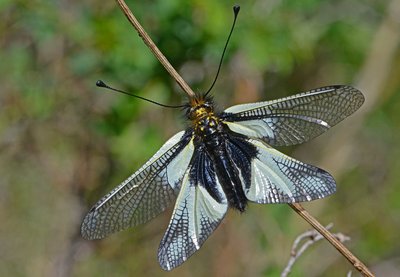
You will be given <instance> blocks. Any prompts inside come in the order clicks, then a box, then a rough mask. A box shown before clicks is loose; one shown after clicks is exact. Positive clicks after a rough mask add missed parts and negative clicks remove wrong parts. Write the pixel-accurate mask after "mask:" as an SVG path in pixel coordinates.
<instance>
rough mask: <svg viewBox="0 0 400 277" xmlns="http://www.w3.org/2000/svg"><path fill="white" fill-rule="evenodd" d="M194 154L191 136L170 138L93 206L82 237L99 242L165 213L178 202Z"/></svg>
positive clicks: (184, 135) (179, 134)
mask: <svg viewBox="0 0 400 277" xmlns="http://www.w3.org/2000/svg"><path fill="white" fill-rule="evenodd" d="M193 150H194V146H193V142H192V140H191V134H190V133H185V132H183V131H182V132H180V133H178V134H176V135H175V136H173V137H172V138H170V139H169V140H168V141H167V142H166V143H165V144H164V145H163V146H162V147H161V149H160V150H159V151H158V152H157V153H156V154H155V155H154V156H153V157H152V158H151V159H150V160H149V161H148V162H147V163H146V164H145V165H143V166H142V167H141V168H140V169H139V170H138V171H136V172H135V173H134V174H133V175H131V176H130V177H129V178H128V179H127V180H125V181H124V182H122V183H121V184H120V185H119V186H118V187H116V188H115V189H114V190H112V191H111V192H110V193H109V194H107V195H106V196H104V197H103V198H102V199H100V201H98V202H97V203H96V204H95V205H94V207H93V208H92V209H91V210H90V212H89V213H88V214H87V215H86V217H85V219H84V221H83V223H82V227H81V233H82V236H83V237H84V238H85V239H100V238H103V237H105V236H107V235H109V234H111V233H114V232H117V231H120V230H123V229H126V228H128V227H133V226H136V225H138V224H141V223H144V222H146V221H148V220H150V219H152V218H153V217H155V216H156V215H158V214H159V213H161V212H162V211H164V210H165V209H166V208H167V207H168V206H169V205H170V203H171V202H172V201H173V200H174V199H175V198H176V194H177V191H178V190H179V187H180V184H181V182H182V179H183V176H184V174H185V171H186V169H187V168H188V165H189V162H190V160H191V158H192V155H193Z"/></svg>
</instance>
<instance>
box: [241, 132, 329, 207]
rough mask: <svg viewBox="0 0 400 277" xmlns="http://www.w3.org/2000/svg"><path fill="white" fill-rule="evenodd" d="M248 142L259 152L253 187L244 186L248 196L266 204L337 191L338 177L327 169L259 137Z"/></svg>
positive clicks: (321, 196)
mask: <svg viewBox="0 0 400 277" xmlns="http://www.w3.org/2000/svg"><path fill="white" fill-rule="evenodd" d="M249 142H250V143H251V144H253V145H254V146H255V147H256V148H257V152H258V153H257V155H256V157H255V158H253V160H252V163H251V176H252V177H251V184H250V187H244V190H245V194H246V197H247V199H248V200H250V201H253V202H257V203H263V204H266V203H293V202H303V201H311V200H314V199H319V198H323V197H326V196H328V195H330V194H332V193H334V192H335V190H336V183H335V180H334V179H333V177H332V176H331V175H330V174H329V173H328V172H326V171H324V170H322V169H320V168H318V167H315V166H312V165H308V164H304V163H302V162H300V161H297V160H295V159H292V158H290V157H288V156H286V155H284V154H282V153H280V152H279V151H277V150H275V149H274V148H271V147H269V146H268V145H267V144H266V143H264V142H262V141H260V140H256V139H250V140H249Z"/></svg>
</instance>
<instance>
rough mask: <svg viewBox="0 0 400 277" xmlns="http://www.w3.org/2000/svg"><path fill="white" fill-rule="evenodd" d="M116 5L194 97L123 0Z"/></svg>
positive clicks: (158, 57)
mask: <svg viewBox="0 0 400 277" xmlns="http://www.w3.org/2000/svg"><path fill="white" fill-rule="evenodd" d="M117 3H118V5H119V6H120V7H121V10H122V12H123V13H124V14H125V16H126V17H127V18H128V20H129V22H130V23H131V24H132V25H133V27H134V28H135V30H136V31H137V32H138V34H139V36H140V37H141V38H142V39H143V41H144V43H145V44H146V45H147V47H149V49H150V50H151V52H153V54H154V56H156V58H157V59H158V60H159V61H160V63H161V64H162V65H163V66H164V68H165V69H166V70H167V71H168V73H169V74H170V75H171V76H172V77H173V78H174V79H175V81H176V82H177V83H178V85H179V86H180V87H181V88H182V89H183V91H184V92H186V94H187V95H188V96H189V97H190V98H193V97H195V93H194V92H193V90H192V89H191V88H190V87H189V85H188V84H187V83H186V82H185V80H183V78H182V77H181V75H179V74H178V72H177V71H176V70H175V68H174V67H173V66H172V65H171V63H170V62H169V61H168V60H167V58H166V57H165V56H164V55H163V53H161V51H160V49H158V47H157V46H156V45H155V44H154V42H153V41H152V40H151V38H150V36H149V35H148V34H147V33H146V31H145V30H144V29H143V27H142V25H140V23H139V21H137V19H136V17H135V16H134V15H133V13H132V12H131V10H130V9H129V7H128V6H127V5H126V4H125V1H124V0H117Z"/></svg>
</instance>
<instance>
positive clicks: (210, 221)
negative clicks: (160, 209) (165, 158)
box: [158, 150, 228, 270]
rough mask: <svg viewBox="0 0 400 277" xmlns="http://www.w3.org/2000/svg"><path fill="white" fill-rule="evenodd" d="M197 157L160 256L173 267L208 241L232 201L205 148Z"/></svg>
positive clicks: (179, 198)
mask: <svg viewBox="0 0 400 277" xmlns="http://www.w3.org/2000/svg"><path fill="white" fill-rule="evenodd" d="M195 155H196V156H195V157H194V158H193V162H192V163H191V166H190V168H189V169H188V170H187V172H186V174H185V177H184V179H183V182H182V187H181V191H180V192H179V196H178V198H177V200H176V204H175V208H174V211H173V214H172V217H171V221H170V223H169V226H168V229H167V231H166V233H165V235H164V238H163V239H162V241H161V243H160V247H159V250H158V260H159V263H160V265H161V267H162V268H163V269H165V270H171V269H173V268H175V267H177V266H179V265H180V264H182V263H183V262H184V261H186V260H187V259H188V258H189V257H190V256H191V255H192V254H193V253H194V252H196V251H197V250H198V249H199V248H200V247H201V245H202V244H203V243H204V242H205V240H206V239H207V238H208V236H209V235H210V234H211V233H212V232H213V231H214V230H215V228H217V226H218V225H219V223H220V222H221V220H222V218H223V217H224V215H225V213H226V211H227V209H228V203H227V199H226V197H225V194H224V192H223V190H222V187H221V185H220V184H219V182H218V179H217V177H216V175H215V172H214V169H213V167H212V164H211V160H210V159H209V157H208V156H207V154H206V153H205V152H202V151H197V150H196V151H195Z"/></svg>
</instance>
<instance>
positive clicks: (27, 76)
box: [0, 0, 400, 276]
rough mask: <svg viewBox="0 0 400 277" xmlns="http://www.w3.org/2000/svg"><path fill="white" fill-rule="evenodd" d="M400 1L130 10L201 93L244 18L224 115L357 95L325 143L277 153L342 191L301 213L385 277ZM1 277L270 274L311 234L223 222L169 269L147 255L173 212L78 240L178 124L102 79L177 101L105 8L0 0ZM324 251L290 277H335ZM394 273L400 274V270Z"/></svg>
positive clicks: (176, 116) (269, 215) (392, 263)
mask: <svg viewBox="0 0 400 277" xmlns="http://www.w3.org/2000/svg"><path fill="white" fill-rule="evenodd" d="M399 2H400V1H398V0H396V1H373V0H363V1H345V0H342V1H341V0H339V1H333V0H331V1H317V0H302V1H289V0H286V1H279V0H251V1H241V0H236V1H226V0H225V1H211V0H192V1H187V0H168V1H165V0H153V1H128V5H130V7H131V8H132V10H133V12H134V13H135V14H136V16H137V17H138V19H139V20H140V21H141V22H142V24H143V25H144V27H145V28H146V29H147V31H148V32H149V33H150V35H151V36H152V38H153V39H154V40H155V42H156V43H157V45H158V46H159V48H160V49H161V51H163V52H164V54H165V55H166V56H167V57H168V58H169V59H170V61H171V63H172V64H173V65H174V66H175V67H176V68H177V69H178V71H179V72H180V73H181V74H182V75H183V77H184V78H185V79H186V80H187V81H188V83H189V84H190V85H191V86H192V88H193V89H194V90H195V91H197V92H201V91H204V90H206V89H207V88H208V86H209V85H210V83H211V81H212V79H213V77H214V73H215V71H216V69H217V64H218V61H219V57H220V55H221V51H222V48H223V45H224V42H225V40H226V37H227V34H228V31H229V28H230V25H231V21H232V10H231V8H232V6H233V5H234V4H236V3H237V4H240V5H241V7H242V10H241V13H240V16H239V21H238V24H237V28H236V31H235V33H234V35H233V37H232V41H231V44H230V46H229V50H228V52H227V57H226V60H225V62H224V65H223V70H222V73H221V77H220V79H219V80H218V82H217V85H216V87H215V88H214V90H213V95H214V96H215V98H216V102H217V103H218V104H219V106H220V108H221V109H222V108H225V107H228V106H231V105H233V104H237V103H244V102H251V101H257V100H267V99H273V98H278V97H284V96H287V95H291V94H294V93H296V92H300V91H304V90H308V89H311V88H315V87H318V86H324V85H329V84H352V85H354V86H356V87H358V88H359V89H361V90H362V91H363V92H364V93H365V96H366V103H365V104H364V106H363V108H362V109H361V110H360V111H359V112H357V113H356V114H355V115H354V116H352V117H351V118H349V119H348V120H346V121H344V122H342V123H341V124H340V125H339V126H337V127H334V128H333V129H332V130H330V131H329V132H328V133H326V134H324V135H323V136H321V137H319V138H317V139H315V140H313V141H311V142H309V143H306V144H304V145H301V146H299V147H293V148H283V149H280V150H282V151H284V152H285V153H289V154H291V155H293V156H294V157H296V158H298V159H300V160H302V161H305V162H309V163H313V164H315V165H318V166H320V167H323V168H325V169H326V170H328V171H330V172H331V173H332V174H333V175H334V176H335V178H336V180H337V182H338V192H337V193H336V194H335V195H333V196H332V197H329V198H327V199H323V200H319V201H315V202H313V203H307V204H305V206H306V208H308V209H309V211H310V212H311V213H312V214H314V215H315V216H316V217H317V218H318V219H319V220H320V221H321V222H322V223H324V224H327V223H329V222H333V223H334V224H335V226H334V228H333V231H335V232H338V231H340V232H343V233H345V234H348V235H349V236H351V237H352V240H351V241H350V242H349V243H348V244H347V245H348V246H349V248H350V249H351V250H353V251H354V253H355V254H356V255H358V256H359V257H360V258H361V259H362V260H363V261H364V262H365V263H366V264H368V265H369V266H371V268H372V270H374V271H375V272H377V273H379V274H378V275H379V276H398V274H399V272H400V240H399V238H400V236H399V229H400V216H399V211H400V186H399V182H400V181H399V180H400V170H399V168H400V158H399V157H400V144H399V141H400V113H399V111H400V78H399V73H400V51H399V50H400V49H399V41H400V39H399V37H400V22H399V18H400V7H399V6H400V3H399ZM0 16H1V23H0V44H1V52H0V84H1V85H0V134H1V137H0V157H1V159H0V176H1V177H0V222H1V224H0V276H139V274H147V276H244V275H246V276H277V275H279V274H280V272H281V271H282V269H283V268H284V266H285V265H286V263H287V260H288V258H289V254H290V247H291V244H292V242H293V240H294V239H295V237H296V236H297V235H298V234H300V233H302V232H303V231H305V230H307V229H309V228H310V227H309V226H308V225H307V224H306V223H305V222H303V220H302V219H300V218H299V216H298V215H297V214H295V213H294V212H293V211H292V210H291V209H290V208H289V207H288V206H286V205H267V206H262V205H250V207H249V209H248V211H247V212H246V213H245V214H243V215H240V214H239V213H237V212H234V211H230V212H229V213H228V215H227V216H226V218H225V220H224V221H223V223H222V224H221V225H220V227H219V228H218V229H217V231H216V232H215V233H214V234H213V235H212V236H211V237H210V238H209V239H208V241H207V242H206V243H205V245H204V246H203V247H202V249H201V250H200V251H199V252H198V253H196V254H195V255H194V256H193V257H192V258H190V259H189V260H188V261H187V262H186V263H184V264H183V266H181V267H180V268H178V269H176V270H175V271H173V272H172V273H167V272H163V271H162V270H161V269H160V267H159V266H158V263H157V259H156V252H157V247H158V243H159V241H160V240H161V237H162V235H163V233H164V231H165V229H166V226H167V224H168V221H169V217H170V212H165V213H164V214H163V215H161V216H159V217H158V218H156V219H155V220H153V221H151V222H150V223H148V224H146V225H143V226H139V227H138V228H136V229H134V230H132V229H131V230H127V231H124V232H121V233H118V234H116V235H113V236H111V237H109V238H107V239H104V240H101V241H96V242H86V241H84V240H83V239H81V238H80V235H79V228H80V223H81V220H82V217H83V215H84V213H86V212H87V211H88V209H89V208H90V206H91V205H93V204H94V203H95V202H96V201H97V200H98V199H99V198H100V197H101V196H102V195H104V194H105V193H106V192H108V191H109V190H110V189H111V188H113V187H114V186H116V185H117V184H118V183H119V182H120V181H122V180H124V179H125V178H126V177H127V176H129V175H130V174H131V173H132V172H133V171H135V170H136V169H137V168H138V167H139V166H141V165H142V164H143V163H144V162H145V161H146V160H147V159H148V158H149V157H150V156H151V155H152V154H153V153H155V151H156V150H157V149H158V148H159V147H160V146H161V145H162V143H163V142H165V140H166V139H167V138H169V137H170V136H172V135H173V134H174V133H175V132H177V131H178V130H180V129H182V128H184V127H185V121H184V120H183V117H182V114H181V113H180V112H179V111H177V110H170V109H165V108H161V107H158V106H155V105H151V104H149V103H146V102H143V101H139V100H136V99H133V98H128V97H126V96H123V95H118V94H113V93H109V92H106V91H104V90H101V89H99V88H96V87H95V82H96V80H97V79H103V80H105V81H106V82H108V83H109V84H111V85H113V86H115V87H118V88H121V89H125V90H128V91H131V92H134V93H137V94H140V95H142V96H144V97H148V98H150V99H153V100H156V101H159V102H162V103H169V104H179V103H182V101H184V100H185V98H184V94H183V93H182V91H181V90H180V89H179V88H178V87H177V85H176V84H174V82H173V81H172V79H171V78H170V77H169V76H168V74H167V73H166V71H165V70H164V69H163V68H162V66H161V65H160V64H159V63H158V61H157V60H156V59H155V58H154V57H153V56H152V54H151V53H150V51H149V50H148V49H147V48H146V47H145V46H144V44H143V42H142V41H141V39H140V38H139V37H138V36H137V34H136V32H135V31H134V30H133V29H132V27H131V26H130V25H129V23H128V21H127V20H126V19H125V17H124V16H123V15H122V13H121V11H120V10H119V8H118V7H117V5H116V3H115V2H114V1H112V0H110V1H98V0H97V1H96V0H88V1H75V0H69V1H66V0H61V1H60V0H59V1H37V0H32V1H18V0H17V1H10V0H1V1H0ZM349 270H353V268H352V267H351V266H350V264H349V263H348V262H347V261H346V260H345V259H344V258H343V257H342V256H340V255H339V254H338V252H336V250H334V249H333V247H331V246H330V245H329V244H328V243H327V242H325V241H324V242H319V243H318V244H317V245H315V246H313V248H311V249H309V250H308V251H307V253H306V254H305V255H304V256H303V257H302V258H301V259H300V260H299V261H298V263H296V265H295V267H294V272H293V276H322V275H323V276H344V275H345V274H346V273H347V272H348V271H349ZM396 273H397V274H396Z"/></svg>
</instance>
